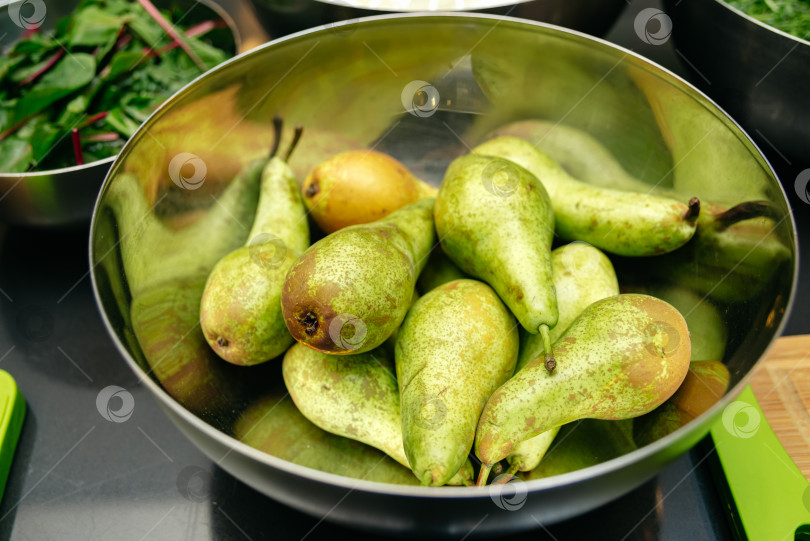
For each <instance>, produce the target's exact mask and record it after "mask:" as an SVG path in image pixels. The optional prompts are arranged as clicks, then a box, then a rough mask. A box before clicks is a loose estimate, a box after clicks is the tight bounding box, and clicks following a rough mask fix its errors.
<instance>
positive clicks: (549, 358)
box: [540, 324, 557, 372]
mask: <svg viewBox="0 0 810 541" xmlns="http://www.w3.org/2000/svg"><path fill="white" fill-rule="evenodd" d="M548 333H549V329H548V325H546V324H543V325H540V336H541V337H542V338H543V351H544V352H545V355H546V360H545V366H546V370H548V371H549V372H554V369H555V368H556V367H557V360H556V359H554V352H553V351H551V337H550V336H549V334H548Z"/></svg>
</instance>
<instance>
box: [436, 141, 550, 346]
mask: <svg viewBox="0 0 810 541" xmlns="http://www.w3.org/2000/svg"><path fill="white" fill-rule="evenodd" d="M498 170H501V172H502V173H503V174H504V176H505V177H506V179H507V180H504V181H503V186H501V187H498V186H496V184H497V180H496V179H495V178H493V176H494V175H493V173H494V172H496V171H498ZM434 218H435V221H436V232H437V234H438V236H439V239H440V240H441V245H442V249H443V250H444V253H445V254H447V256H448V257H450V259H451V260H452V261H453V262H454V263H455V264H456V265H458V267H459V268H460V269H461V270H462V271H464V272H466V273H467V274H469V275H470V276H472V277H474V278H478V279H480V280H483V281H484V282H486V283H487V284H489V285H490V286H491V287H492V288H493V289H494V290H495V291H497V293H498V295H500V297H501V299H503V302H504V303H506V305H507V306H508V307H509V309H510V310H511V311H512V313H513V314H514V315H515V317H516V318H517V320H518V321H519V322H520V324H521V325H522V326H523V328H524V329H526V330H527V331H529V332H531V333H536V332H538V330H539V328H540V326H541V325H547V326H548V327H553V326H554V325H555V324H556V323H557V302H556V297H555V293H554V285H553V283H552V279H551V242H552V240H553V238H554V214H553V212H552V209H551V203H550V201H549V198H548V194H547V193H546V190H545V188H544V187H543V185H542V184H541V183H540V182H539V181H538V180H537V178H536V177H535V176H534V175H532V174H531V173H530V172H529V171H527V170H525V169H523V168H522V167H520V166H516V165H514V164H512V163H511V162H508V161H506V160H503V159H501V158H494V157H489V156H480V155H475V154H468V155H466V156H462V157H460V158H456V159H455V160H453V162H451V163H450V166H449V167H448V168H447V172H446V173H445V176H444V180H443V181H442V185H441V186H440V188H439V195H438V196H437V197H436V209H435V213H434Z"/></svg>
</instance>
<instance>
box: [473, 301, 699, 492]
mask: <svg viewBox="0 0 810 541" xmlns="http://www.w3.org/2000/svg"><path fill="white" fill-rule="evenodd" d="M553 349H554V356H555V358H556V359H557V368H556V369H555V370H554V371H553V372H549V371H548V370H546V368H545V366H544V361H543V358H542V357H538V358H537V359H535V360H534V361H531V362H530V363H529V364H528V365H526V366H525V367H523V369H522V370H521V371H520V372H518V373H517V374H516V375H515V376H514V377H513V378H512V379H510V380H509V381H508V382H507V383H506V384H504V385H503V386H501V387H500V388H498V390H497V391H495V392H494V393H493V394H492V396H491V397H490V398H489V400H488V402H487V404H486V407H485V408H484V410H483V412H482V414H481V418H480V420H479V422H478V429H477V432H476V436H475V452H476V455H477V456H478V458H479V459H481V462H482V464H483V466H482V469H481V475H479V484H483V483H485V482H486V479H487V476H488V471H489V467H491V466H492V465H493V464H495V463H497V462H499V461H500V460H503V459H504V458H506V457H508V456H509V455H510V454H511V452H512V450H513V449H514V447H515V445H516V444H517V443H520V442H521V441H524V440H526V439H528V438H532V437H534V436H537V435H538V434H541V433H542V432H545V431H546V430H550V429H552V428H555V427H558V426H561V425H563V424H566V423H570V422H572V421H576V420H578V419H584V418H593V419H603V420H620V419H629V418H632V417H637V416H640V415H643V414H645V413H648V412H650V411H652V410H654V409H655V408H656V407H658V406H659V405H661V404H662V403H663V402H664V401H666V400H667V399H668V398H669V397H670V396H672V394H673V393H675V391H676V390H677V389H678V387H679V386H680V384H681V382H682V381H683V379H684V377H686V373H687V371H688V369H689V357H690V341H689V331H688V330H687V327H686V321H684V319H683V316H681V314H680V313H679V312H678V311H677V310H676V309H675V308H673V307H672V306H671V305H669V304H667V303H666V302H664V301H662V300H660V299H656V298H654V297H650V296H648V295H639V294H624V295H616V296H614V297H608V298H606V299H602V300H600V301H597V302H595V303H593V304H591V305H590V306H589V307H588V308H586V309H585V310H584V311H583V312H582V314H580V316H579V317H578V318H577V319H576V320H575V321H574V322H573V323H572V324H571V325H570V326H569V327H568V329H567V330H566V331H565V333H563V335H562V336H561V337H560V339H559V340H557V342H555V343H554V346H553Z"/></svg>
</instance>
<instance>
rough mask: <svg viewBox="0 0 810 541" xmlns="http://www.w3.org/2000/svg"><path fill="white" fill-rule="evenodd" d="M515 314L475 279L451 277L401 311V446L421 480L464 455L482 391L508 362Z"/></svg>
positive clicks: (451, 470)
mask: <svg viewBox="0 0 810 541" xmlns="http://www.w3.org/2000/svg"><path fill="white" fill-rule="evenodd" d="M516 325H517V324H516V322H515V319H514V317H513V316H512V314H511V313H510V312H509V310H508V309H507V308H506V306H504V304H503V303H502V302H501V300H500V299H499V298H498V295H497V294H496V293H495V292H494V291H493V290H492V288H490V287H489V286H488V285H486V284H484V283H483V282H479V281H477V280H467V279H463V280H455V281H453V282H450V283H447V284H445V285H443V286H440V287H438V288H436V289H434V290H433V291H431V292H429V293H427V294H426V295H424V296H423V297H421V298H420V299H419V301H417V302H416V304H415V305H414V306H413V308H412V309H411V310H410V312H408V316H407V317H406V318H405V322H404V323H403V324H402V327H401V328H400V330H399V337H398V339H397V343H396V370H397V380H398V381H399V390H400V396H401V400H402V432H403V436H404V443H405V453H406V454H407V456H408V459H409V461H410V464H411V469H412V470H413V472H414V474H416V476H417V477H418V478H419V479H420V480H421V482H422V484H423V485H442V484H444V483H445V482H446V481H447V480H448V479H450V477H452V476H453V475H454V474H455V472H456V471H457V470H458V469H459V468H460V467H461V466H462V465H463V464H464V463H465V461H466V460H467V456H468V454H469V452H470V450H471V448H472V445H473V441H474V436H475V427H476V424H477V422H478V416H479V414H480V412H481V409H482V408H483V407H484V404H485V403H486V401H487V398H489V395H490V394H491V393H492V392H493V391H494V390H495V389H497V388H498V386H499V385H501V384H502V383H503V382H505V381H506V380H507V379H508V378H509V377H510V376H511V375H512V373H513V371H514V369H515V361H516V360H517V350H518V333H517V326H516Z"/></svg>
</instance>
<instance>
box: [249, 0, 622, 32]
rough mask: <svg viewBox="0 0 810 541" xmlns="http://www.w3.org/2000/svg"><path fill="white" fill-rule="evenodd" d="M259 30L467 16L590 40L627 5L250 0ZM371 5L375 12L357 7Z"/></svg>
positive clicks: (567, 0) (539, 0) (547, 0)
mask: <svg viewBox="0 0 810 541" xmlns="http://www.w3.org/2000/svg"><path fill="white" fill-rule="evenodd" d="M253 2H254V4H255V5H256V8H257V11H258V12H259V16H260V17H261V18H262V24H263V25H264V26H265V28H267V29H268V31H269V32H270V34H271V35H272V37H274V38H277V37H280V36H283V35H286V34H290V33H292V32H298V31H300V30H304V29H306V28H311V27H313V26H316V25H321V24H330V23H334V22H336V21H346V20H349V19H356V18H358V17H368V16H371V15H380V14H384V13H393V12H408V11H411V12H412V11H422V10H424V11H439V10H442V11H462V10H463V11H471V12H480V13H488V14H492V15H507V16H509V17H520V18H523V19H528V20H531V21H541V22H546V23H551V24H555V25H558V26H564V27H566V28H571V29H573V30H579V31H580V32H585V33H587V34H591V35H594V36H602V35H604V34H605V33H607V31H608V30H609V29H610V27H611V26H612V25H613V23H614V22H615V21H616V19H617V18H618V17H619V14H621V12H622V10H623V9H624V8H625V7H626V6H627V2H626V1H625V0H529V1H525V0H524V1H521V2H514V1H509V0H466V1H462V2H458V1H455V0H433V1H428V0H421V1H418V0H417V1H412V2H395V1H392V0H388V1H383V2H381V1H376V2H375V1H347V0H333V1H328V0H327V1H324V0H294V1H286V0H253ZM363 5H374V6H375V7H373V8H372V7H366V8H362V7H358V6H363Z"/></svg>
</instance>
